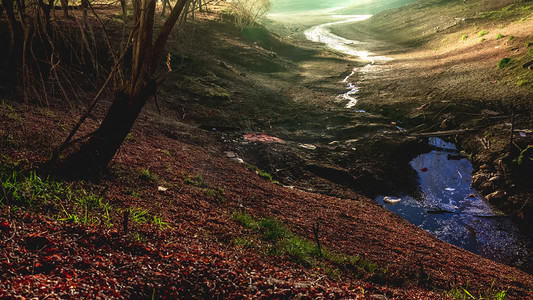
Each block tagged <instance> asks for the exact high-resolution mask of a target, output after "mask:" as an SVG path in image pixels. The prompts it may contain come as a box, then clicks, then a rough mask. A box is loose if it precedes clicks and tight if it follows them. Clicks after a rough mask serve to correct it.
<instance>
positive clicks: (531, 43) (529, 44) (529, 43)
mask: <svg viewBox="0 0 533 300" xmlns="http://www.w3.org/2000/svg"><path fill="white" fill-rule="evenodd" d="M531 45H533V42H526V44H525V46H526V48H529V47H531Z"/></svg>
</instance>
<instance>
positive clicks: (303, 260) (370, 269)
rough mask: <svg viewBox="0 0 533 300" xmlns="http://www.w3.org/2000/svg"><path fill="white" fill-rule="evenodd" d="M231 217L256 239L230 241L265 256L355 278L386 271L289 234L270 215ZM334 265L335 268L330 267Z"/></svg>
mask: <svg viewBox="0 0 533 300" xmlns="http://www.w3.org/2000/svg"><path fill="white" fill-rule="evenodd" d="M231 218H232V220H234V221H235V222H237V223H239V224H241V225H242V226H244V227H245V228H248V229H250V230H252V232H253V233H254V234H256V235H259V238H257V239H255V238H253V237H246V236H244V237H242V236H241V237H236V238H234V239H233V244H235V245H237V246H241V247H248V248H249V247H258V248H260V249H263V250H264V253H265V254H267V255H273V256H286V257H288V258H289V259H291V260H292V261H294V262H296V263H299V264H302V265H305V266H321V267H324V269H326V270H329V272H328V273H329V274H330V275H335V276H338V274H339V272H349V273H350V274H351V275H355V276H356V277H359V276H362V275H363V274H368V273H369V274H372V275H383V274H385V272H386V271H385V270H384V269H382V268H380V267H379V266H378V265H377V264H375V263H372V262H370V261H368V260H367V259H364V258H361V257H359V256H345V255H340V254H337V253H334V252H332V251H329V250H327V249H320V248H318V246H317V245H316V244H315V243H312V242H310V241H308V240H306V239H303V238H301V237H299V236H297V235H295V234H294V233H292V232H291V231H290V230H289V229H288V228H287V227H285V226H284V225H283V224H281V223H280V222H278V221H276V220H274V219H272V218H263V219H260V220H256V219H254V218H253V217H252V216H250V215H249V214H246V213H242V212H238V211H236V212H234V213H233V214H232V215H231ZM331 265H333V266H334V268H335V270H332V269H331V267H328V266H331Z"/></svg>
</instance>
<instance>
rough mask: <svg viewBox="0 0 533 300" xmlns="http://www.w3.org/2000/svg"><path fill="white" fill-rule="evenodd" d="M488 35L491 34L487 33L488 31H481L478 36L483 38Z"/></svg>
mask: <svg viewBox="0 0 533 300" xmlns="http://www.w3.org/2000/svg"><path fill="white" fill-rule="evenodd" d="M487 34H489V32H488V31H486V30H481V31H480V32H478V33H477V36H479V37H482V36H484V35H487Z"/></svg>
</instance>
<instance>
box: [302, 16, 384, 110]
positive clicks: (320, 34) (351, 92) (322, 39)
mask: <svg viewBox="0 0 533 300" xmlns="http://www.w3.org/2000/svg"><path fill="white" fill-rule="evenodd" d="M371 16H372V15H334V16H333V17H335V18H339V19H340V20H339V21H336V22H330V23H325V24H321V25H317V26H314V27H311V28H310V29H308V30H306V31H305V36H306V38H307V39H308V40H310V41H313V42H316V43H323V44H326V45H327V46H328V47H329V48H330V49H333V50H335V51H339V52H341V53H344V54H347V55H350V56H355V57H358V58H359V59H361V60H362V61H365V62H368V64H367V65H366V66H364V67H361V68H354V69H353V70H352V71H351V73H350V74H349V75H348V76H346V77H345V78H344V80H343V81H342V83H344V84H346V86H347V89H348V91H347V92H346V93H344V94H342V95H339V96H338V98H339V99H341V100H345V101H347V103H346V105H345V107H346V108H353V107H354V106H355V105H356V104H357V97H356V96H355V95H356V94H357V93H358V92H359V88H358V87H357V86H355V85H354V84H353V83H352V82H351V81H350V79H351V78H352V77H353V76H354V75H355V74H357V73H358V72H363V71H364V69H365V68H368V67H370V66H371V65H373V64H374V63H375V62H377V61H387V60H390V58H388V57H385V56H376V55H374V54H372V53H370V52H368V51H364V50H360V49H359V47H358V46H360V45H361V42H359V41H354V40H349V39H345V38H343V37H340V36H338V35H335V34H333V33H332V32H331V30H330V29H329V28H330V27H331V26H333V25H337V24H343V23H351V22H359V21H363V20H366V19H368V18H370V17H371ZM357 112H364V111H360V110H359V111H357Z"/></svg>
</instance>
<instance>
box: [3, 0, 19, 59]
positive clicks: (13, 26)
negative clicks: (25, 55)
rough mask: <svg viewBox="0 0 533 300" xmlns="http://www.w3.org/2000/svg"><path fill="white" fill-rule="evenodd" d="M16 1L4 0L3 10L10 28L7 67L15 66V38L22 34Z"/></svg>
mask: <svg viewBox="0 0 533 300" xmlns="http://www.w3.org/2000/svg"><path fill="white" fill-rule="evenodd" d="M13 4H14V0H2V8H3V9H4V10H5V13H6V17H7V26H8V28H9V54H8V55H7V57H6V60H5V66H8V65H13V62H14V61H15V60H12V59H11V58H12V56H13V53H14V52H15V46H16V45H15V38H16V37H17V36H18V34H19V33H20V30H17V29H19V28H18V26H17V25H18V23H17V19H16V17H15V11H14V5H13Z"/></svg>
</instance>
